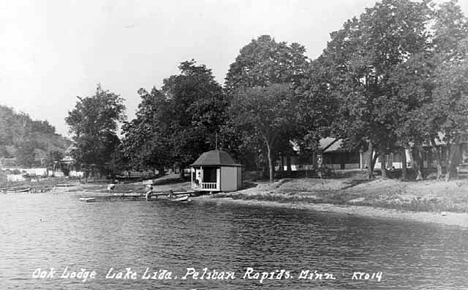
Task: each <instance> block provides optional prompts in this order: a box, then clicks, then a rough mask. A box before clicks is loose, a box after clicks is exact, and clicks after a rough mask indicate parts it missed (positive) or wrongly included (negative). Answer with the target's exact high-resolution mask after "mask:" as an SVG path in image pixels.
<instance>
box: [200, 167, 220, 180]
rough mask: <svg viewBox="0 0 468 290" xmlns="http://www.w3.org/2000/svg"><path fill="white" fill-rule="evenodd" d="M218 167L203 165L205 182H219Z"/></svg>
mask: <svg viewBox="0 0 468 290" xmlns="http://www.w3.org/2000/svg"><path fill="white" fill-rule="evenodd" d="M216 169H217V168H216V167H203V182H217V180H216Z"/></svg>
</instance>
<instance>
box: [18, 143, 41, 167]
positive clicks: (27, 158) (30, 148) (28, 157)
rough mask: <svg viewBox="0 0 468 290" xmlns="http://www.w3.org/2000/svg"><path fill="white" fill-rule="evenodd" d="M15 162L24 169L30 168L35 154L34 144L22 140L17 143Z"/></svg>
mask: <svg viewBox="0 0 468 290" xmlns="http://www.w3.org/2000/svg"><path fill="white" fill-rule="evenodd" d="M15 155H16V160H17V162H18V164H19V165H22V166H24V167H31V166H33V165H34V159H35V157H36V153H35V151H34V142H33V141H31V140H24V141H23V142H21V143H19V144H18V145H17V148H16V154H15Z"/></svg>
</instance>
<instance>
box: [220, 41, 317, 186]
mask: <svg viewBox="0 0 468 290" xmlns="http://www.w3.org/2000/svg"><path fill="white" fill-rule="evenodd" d="M308 65H309V61H308V59H307V57H306V56H305V48H304V46H302V45H300V44H297V43H292V44H290V45H289V44H288V43H286V42H276V41H275V39H273V38H271V37H270V36H268V35H263V36H260V37H258V38H257V39H254V40H252V41H251V42H250V43H249V44H247V45H246V46H244V47H243V48H242V49H241V50H240V54H239V55H238V56H237V57H236V60H235V62H234V63H232V64H231V65H230V68H229V71H228V73H227V76H226V82H225V89H226V91H227V93H228V95H229V97H230V98H231V101H232V104H233V107H234V108H237V106H238V104H236V102H238V101H241V100H242V101H243V100H244V99H246V98H247V97H246V96H247V95H249V94H250V93H252V95H253V96H255V97H257V98H260V96H258V92H259V90H261V88H265V89H267V88H270V89H271V88H273V87H275V88H279V87H283V86H284V87H288V90H289V87H291V90H290V91H289V92H288V94H287V96H288V97H289V98H293V97H295V87H297V86H299V83H300V80H301V79H303V78H304V77H305V72H306V70H307V68H308ZM250 89H251V91H249V90H250ZM270 89H267V91H268V93H270ZM282 92H284V90H282ZM285 96H286V95H285ZM273 97H274V96H273ZM267 98H269V97H267ZM255 102H257V103H262V102H264V103H265V104H266V103H269V102H270V101H269V100H267V99H265V100H264V101H261V100H260V99H259V100H255ZM295 105H298V103H297V102H296V104H295ZM292 116H293V117H292V118H290V119H291V120H290V121H291V122H289V123H287V122H284V123H283V126H282V130H283V131H282V132H278V133H279V134H281V137H279V136H278V137H275V139H276V140H275V142H273V143H271V142H268V143H269V146H270V145H273V146H274V147H270V148H269V147H268V146H266V151H267V152H269V153H268V154H266V155H267V156H266V157H267V158H266V159H267V160H268V159H271V158H273V155H272V154H274V153H279V151H280V150H281V151H283V154H282V155H289V154H290V153H291V151H292V150H291V145H290V140H292V139H294V138H296V137H297V136H298V134H299V129H302V127H301V126H299V125H298V123H297V121H298V120H299V119H298V118H296V115H294V114H293V115H292ZM292 120H294V122H292ZM236 122H237V121H234V122H229V123H228V124H232V125H235V124H236ZM235 127H238V126H234V127H233V128H231V129H228V128H225V129H227V131H228V132H232V131H234V130H235ZM233 129H234V130H233ZM233 135H236V134H231V136H233ZM238 135H240V134H238ZM252 137H255V136H252ZM263 139H264V136H263V137H261V140H262V142H260V144H266V143H264V142H263ZM244 140H245V141H246V142H248V143H246V142H244V144H242V145H241V144H238V145H237V146H242V147H243V148H244V149H243V150H244V151H252V152H255V151H257V152H258V151H261V150H260V148H249V146H246V145H248V144H249V145H250V146H252V145H253V146H255V145H256V144H259V142H252V141H254V140H253V139H252V138H244ZM270 161H271V162H270ZM270 161H269V162H268V164H269V166H272V165H273V163H272V160H270ZM269 172H270V179H271V180H272V178H273V176H271V175H272V172H273V168H270V169H269Z"/></svg>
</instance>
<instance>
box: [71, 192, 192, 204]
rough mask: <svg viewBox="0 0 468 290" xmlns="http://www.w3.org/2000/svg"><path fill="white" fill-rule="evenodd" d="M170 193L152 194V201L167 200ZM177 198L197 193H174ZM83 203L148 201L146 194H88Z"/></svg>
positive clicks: (84, 196) (83, 197) (83, 198)
mask: <svg viewBox="0 0 468 290" xmlns="http://www.w3.org/2000/svg"><path fill="white" fill-rule="evenodd" d="M168 194H169V192H168V191H159V192H153V193H152V194H151V198H150V200H151V201H157V200H165V199H167V196H168ZM172 194H173V195H175V196H184V195H189V196H193V195H194V194H195V191H178V192H173V193H172ZM79 199H80V200H81V201H86V202H91V201H93V202H96V201H143V200H146V194H145V193H114V194H99V195H97V194H96V195H92V194H87V195H83V196H81V197H80V198H79Z"/></svg>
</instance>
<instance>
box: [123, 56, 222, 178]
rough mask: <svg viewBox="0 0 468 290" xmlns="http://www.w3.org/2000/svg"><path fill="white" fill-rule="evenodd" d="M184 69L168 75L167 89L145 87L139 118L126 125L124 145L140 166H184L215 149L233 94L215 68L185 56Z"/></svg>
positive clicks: (182, 65)
mask: <svg viewBox="0 0 468 290" xmlns="http://www.w3.org/2000/svg"><path fill="white" fill-rule="evenodd" d="M179 69H180V74H178V75H173V76H170V77H169V78H166V79H164V81H163V87H162V88H161V90H157V89H156V88H153V90H152V91H151V92H150V93H148V92H147V91H146V90H144V89H140V90H139V94H140V96H141V98H142V101H141V103H140V105H139V109H138V112H137V117H136V119H134V120H132V121H131V122H130V123H128V124H126V125H125V126H124V128H123V129H124V130H123V131H124V134H125V139H124V142H123V144H124V146H123V147H124V151H125V154H126V156H127V157H128V158H129V159H130V160H132V161H131V162H132V164H133V165H134V166H138V167H144V168H154V167H156V168H157V169H158V170H159V171H163V170H164V168H165V167H170V166H176V167H178V168H180V172H181V175H182V176H183V169H184V168H186V166H188V165H190V164H191V163H192V162H194V161H195V160H196V158H197V157H198V156H199V155H200V154H201V153H203V152H204V151H207V150H209V149H214V148H216V144H215V141H216V135H217V133H219V130H220V126H221V125H222V124H224V122H225V119H226V114H225V110H226V107H227V104H228V102H227V100H226V98H225V95H224V93H223V90H222V88H221V86H220V85H219V84H218V83H217V82H216V81H215V80H214V77H213V75H212V73H211V70H209V69H207V68H206V66H204V65H196V62H195V61H194V60H191V61H186V62H182V63H181V64H180V66H179Z"/></svg>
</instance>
